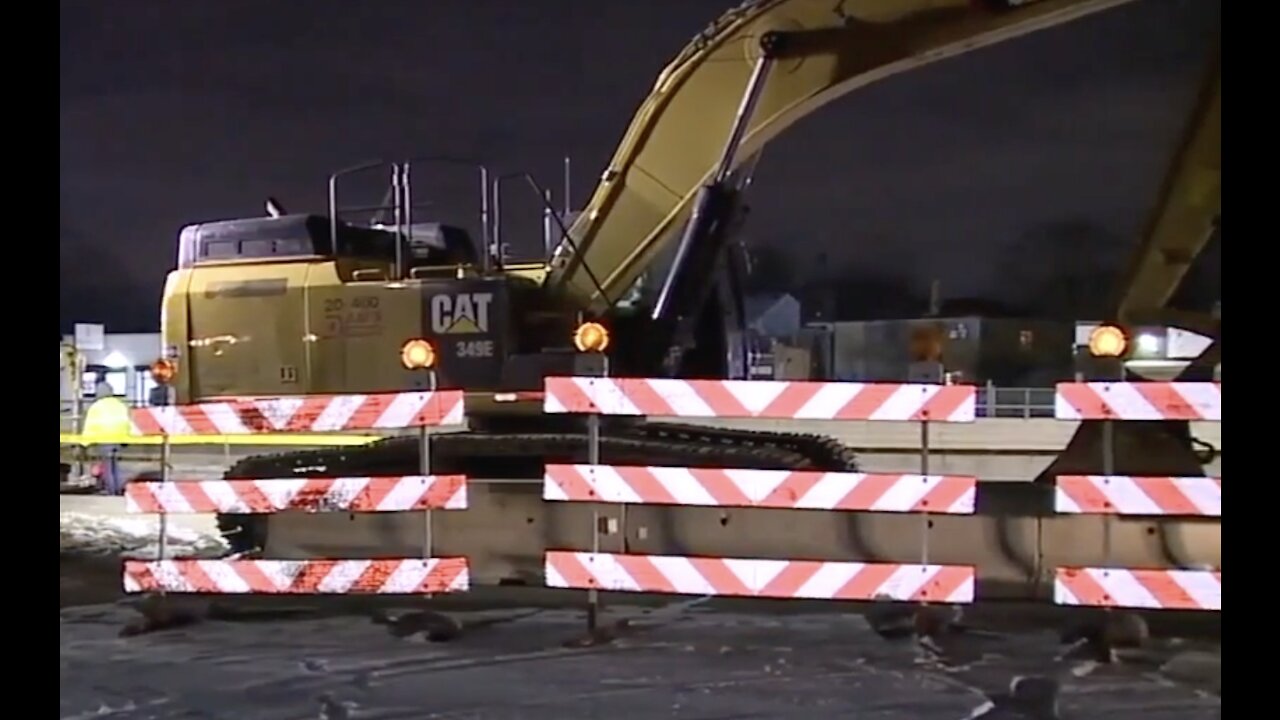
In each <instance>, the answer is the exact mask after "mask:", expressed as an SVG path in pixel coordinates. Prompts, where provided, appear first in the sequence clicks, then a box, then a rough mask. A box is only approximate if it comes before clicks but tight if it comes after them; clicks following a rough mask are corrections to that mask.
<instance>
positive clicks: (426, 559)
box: [124, 390, 470, 595]
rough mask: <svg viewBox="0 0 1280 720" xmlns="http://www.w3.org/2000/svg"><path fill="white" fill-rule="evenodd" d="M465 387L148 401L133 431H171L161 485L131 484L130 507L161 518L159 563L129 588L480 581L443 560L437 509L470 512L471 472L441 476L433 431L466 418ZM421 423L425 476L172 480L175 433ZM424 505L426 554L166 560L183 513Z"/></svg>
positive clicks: (309, 590)
mask: <svg viewBox="0 0 1280 720" xmlns="http://www.w3.org/2000/svg"><path fill="white" fill-rule="evenodd" d="M463 408H464V398H463V393H462V392H461V391H457V390H444V391H413V392H396V393H382V394H374V395H311V396H297V397H274V398H234V399H227V400H217V401H210V402H203V403H198V404H193V405H170V406H162V407H148V408H138V409H135V410H134V411H133V413H132V421H133V425H134V430H135V432H137V433H138V434H143V435H161V436H163V438H164V439H165V441H164V442H163V443H162V445H161V449H162V463H163V466H162V468H161V480H160V481H159V482H134V483H130V484H129V485H128V486H127V488H126V508H127V510H128V511H129V512H133V513H156V514H158V515H159V517H160V549H159V552H158V554H157V558H156V559H155V560H128V561H126V562H125V567H124V587H125V591H126V592H131V593H138V592H155V593H202V594H308V595H314V594H324V595H332V594H370V593H376V594H434V593H450V592H461V591H465V590H467V589H468V587H469V584H470V579H469V573H468V566H467V559H466V558H464V557H446V558H437V557H433V552H432V550H433V547H432V537H431V512H432V511H433V510H461V509H465V508H466V507H467V478H466V477H464V476H462V475H432V474H430V444H429V435H428V433H427V430H426V428H428V427H437V426H447V425H461V424H462V423H464V422H465V419H464V412H463ZM415 427H416V428H420V429H421V434H420V436H419V437H420V441H421V452H422V463H421V465H422V473H421V474H419V475H409V476H398V477H297V478H272V479H254V480H237V479H228V480H213V481H176V482H175V481H172V480H170V478H169V461H168V456H169V453H168V449H169V445H168V438H170V437H173V436H201V435H209V436H225V435H257V434H270V433H321V432H342V431H356V430H365V431H367V430H400V429H408V428H415ZM286 510H292V511H299V510H300V511H304V512H315V513H318V512H352V513H355V512H361V513H364V512H423V513H424V522H425V527H424V536H423V552H422V557H416V558H391V559H377V560H367V559H359V560H357V559H345V558H325V559H313V560H257V559H239V558H223V559H214V560H203V559H191V558H168V557H166V549H165V540H166V536H167V531H166V517H167V516H168V515H169V514H173V513H239V514H265V513H277V512H283V511H286Z"/></svg>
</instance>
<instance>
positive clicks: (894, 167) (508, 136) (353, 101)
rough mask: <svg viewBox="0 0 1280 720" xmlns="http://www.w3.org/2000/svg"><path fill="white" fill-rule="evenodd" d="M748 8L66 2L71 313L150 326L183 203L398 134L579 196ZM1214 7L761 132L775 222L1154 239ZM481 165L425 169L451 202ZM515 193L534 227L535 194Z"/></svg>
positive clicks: (187, 216)
mask: <svg viewBox="0 0 1280 720" xmlns="http://www.w3.org/2000/svg"><path fill="white" fill-rule="evenodd" d="M732 4H734V2H733V0H643V1H639V0H535V1H532V2H528V1H526V2H516V1H515V0H432V2H429V3H428V2H408V1H407V0H400V1H395V0H384V1H381V2H364V3H355V2H351V1H350V0H307V1H306V2H302V1H301V0H291V1H290V0H183V1H182V2H156V1H155V0H113V2H109V3H104V2H100V1H99V0H61V28H60V39H61V57H60V61H61V62H60V64H61V83H60V111H59V118H60V131H59V132H60V148H61V157H60V188H59V192H60V198H61V211H60V216H59V229H60V243H61V246H60V257H61V260H60V263H59V269H60V273H61V282H62V286H61V292H60V306H61V308H60V310H61V312H60V316H61V320H62V322H63V324H64V325H65V324H67V323H70V322H73V321H77V320H79V321H105V322H107V323H108V324H109V325H110V328H111V329H112V330H115V331H126V330H141V331H148V330H153V329H154V327H155V324H156V322H157V317H158V315H157V313H158V309H157V306H158V297H159V293H160V288H161V284H162V282H163V277H164V274H165V272H166V271H167V270H168V269H169V268H170V267H171V266H172V264H173V262H174V255H175V251H174V248H175V239H176V234H177V232H178V230H179V228H181V227H182V226H183V225H184V224H187V223H189V222H195V221H201V220H213V219H223V218H228V217H237V216H253V215H259V214H261V213H262V207H263V200H264V199H265V198H266V197H267V196H268V195H270V196H274V197H277V198H279V199H281V200H282V201H283V202H284V204H285V206H286V207H287V208H288V209H289V210H290V211H295V212H296V211H317V212H323V210H324V187H325V185H324V183H325V179H326V177H327V176H328V174H329V173H330V172H331V171H332V170H334V169H336V168H338V167H341V166H344V165H349V164H351V163H353V162H359V161H362V160H367V159H372V158H375V157H402V156H408V155H421V154H431V153H449V154H453V155H466V156H473V157H479V158H484V159H486V160H487V161H489V162H490V163H492V164H493V165H494V166H496V167H499V168H502V169H508V170H513V169H529V170H531V171H532V172H534V173H535V174H537V175H539V176H540V177H543V178H545V180H546V182H547V184H553V185H555V186H556V187H557V192H558V188H559V185H560V174H561V167H562V165H561V158H562V157H563V156H564V155H566V154H568V155H569V156H571V157H572V159H573V178H572V179H573V193H572V196H573V197H572V200H573V204H574V205H575V206H577V205H580V204H582V203H583V202H584V201H585V199H586V197H587V195H588V194H589V192H590V190H591V188H592V187H593V186H594V181H595V178H596V177H597V176H598V175H599V173H600V171H601V169H602V168H603V166H604V164H605V162H606V161H607V160H608V157H609V155H610V154H611V153H612V152H613V149H614V147H615V145H616V142H617V140H618V139H619V138H620V136H621V134H622V132H623V131H624V130H625V129H626V126H627V125H628V123H629V122H630V117H631V114H632V112H633V110H634V109H635V107H636V106H637V104H638V103H639V102H640V101H641V100H642V99H643V98H644V97H645V95H646V94H647V92H648V90H649V88H650V87H651V86H652V83H653V80H654V78H655V76H656V74H657V72H658V71H659V70H660V69H661V67H662V66H663V65H664V64H665V63H666V61H667V60H668V59H669V58H670V57H671V56H673V55H674V54H675V53H676V52H677V51H678V50H679V49H680V48H681V47H682V46H683V45H684V44H685V42H686V41H687V40H688V38H689V37H691V36H692V35H693V34H694V33H696V32H697V31H698V30H700V29H701V28H702V27H703V26H704V25H705V24H706V23H707V22H708V21H710V20H711V19H713V18H714V17H716V16H717V15H718V14H719V13H720V12H721V11H723V10H724V9H725V8H727V7H729V6H731V5H732ZM1218 8H1219V2H1217V0H1143V1H1142V2H1138V3H1136V4H1135V5H1132V6H1128V7H1125V8H1121V9H1118V10H1113V11H1109V12H1107V13H1104V14H1102V15H1099V16H1095V17H1093V18H1090V19H1088V20H1085V21H1083V22H1080V23H1076V24H1074V25H1071V26H1067V27H1063V28H1058V29H1054V30H1051V31H1047V32H1045V33H1038V34H1035V35H1032V36H1030V37H1028V38H1024V39H1021V40H1018V41H1015V42H1013V43H1008V44H1005V45H1001V46H997V47H995V48H991V49H987V50H983V51H979V52H977V53H973V54H970V55H967V56H965V57H962V58H959V59H956V60H952V61H948V62H945V63H942V64H940V65H935V66H932V67H931V68H929V69H926V70H924V71H922V72H918V73H914V74H910V75H906V76H900V77H897V78H894V79H891V80H889V81H888V82H886V83H883V84H880V85H875V86H872V87H871V88H869V89H867V90H864V91H861V92H859V93H855V94H853V95H850V96H848V97H846V98H845V99H844V100H842V101H840V102H838V103H836V104H835V105H833V106H831V107H829V108H827V109H826V110H825V111H824V112H823V113H821V114H819V115H817V116H814V117H812V118H810V119H808V120H806V121H804V122H802V123H800V124H799V125H798V126H797V128H796V129H795V131H793V132H792V133H790V134H789V135H787V136H785V137H783V138H782V139H781V140H780V141H778V142H776V143H774V144H773V145H771V146H769V148H768V149H767V150H766V151H765V154H764V157H763V162H762V163H761V165H760V168H759V170H758V173H757V176H756V177H757V181H756V184H755V186H754V187H753V191H752V196H751V200H752V202H753V213H752V218H751V222H750V224H749V226H748V228H747V232H748V233H749V235H750V239H751V242H763V243H774V244H779V245H782V244H785V245H786V246H787V247H788V248H796V252H797V258H796V260H797V262H798V263H800V264H801V265H805V266H807V265H809V264H811V263H812V262H813V258H814V257H815V256H817V254H818V253H821V252H825V253H827V255H829V256H830V258H831V259H832V260H833V262H835V261H838V262H840V263H846V262H857V263H862V264H865V266H867V267H871V268H876V269H881V270H884V271H886V272H905V273H907V274H908V275H909V276H910V277H911V278H912V279H914V280H915V281H916V282H918V283H920V284H925V283H927V282H928V281H929V280H930V279H932V278H938V279H940V280H941V281H942V283H943V286H944V288H945V289H946V291H947V292H948V293H954V294H969V295H979V294H981V295H989V296H996V297H999V296H1002V295H1004V294H1007V293H1008V292H1009V291H1008V288H1007V287H1005V286H1004V285H1002V283H1001V281H1000V280H999V279H998V278H997V277H996V273H995V272H994V266H995V265H996V264H998V263H997V259H998V258H999V257H1001V256H1002V253H1007V252H1008V249H1009V248H1010V247H1011V246H1013V245H1016V244H1017V242H1018V241H1019V239H1020V238H1023V237H1026V236H1028V235H1029V234H1031V235H1033V234H1034V233H1035V231H1036V229H1037V228H1041V227H1043V226H1045V225H1046V224H1053V223H1061V222H1068V221H1072V222H1075V221H1083V222H1087V223H1089V224H1092V225H1095V226H1097V227H1098V228H1100V229H1101V230H1103V231H1105V232H1108V233H1111V234H1113V235H1115V236H1117V237H1119V238H1124V239H1125V240H1126V241H1130V242H1132V241H1133V240H1134V239H1135V238H1136V235H1137V232H1138V230H1139V228H1140V226H1141V224H1142V222H1143V221H1144V219H1145V217H1146V214H1147V211H1148V207H1149V204H1150V202H1151V201H1152V200H1153V199H1154V196H1155V191H1156V187H1157V185H1158V183H1159V180H1160V176H1161V174H1162V172H1163V170H1164V167H1165V164H1166V162H1167V159H1168V156H1169V153H1170V152H1171V151H1172V149H1173V147H1174V145H1175V144H1176V140H1177V137H1178V134H1179V133H1180V131H1181V128H1182V126H1183V123H1184V122H1185V115H1186V112H1187V111H1188V110H1189V108H1190V103H1191V101H1192V99H1193V96H1194V94H1195V90H1196V85H1197V83H1198V80H1199V76H1200V73H1201V69H1202V67H1203V64H1204V59H1205V53H1206V51H1207V50H1208V48H1209V46H1210V41H1211V39H1212V36H1213V34H1214V32H1215V30H1216V28H1217V26H1218V22H1219V19H1218V18H1219V9H1218ZM464 183H465V185H464ZM470 187H471V182H470V178H469V177H467V178H459V177H457V176H453V177H446V178H441V179H440V181H439V183H435V182H425V180H424V182H423V184H422V188H423V189H424V191H433V192H432V199H433V201H437V202H438V203H439V206H438V207H439V210H438V212H437V211H433V212H432V213H431V214H432V215H433V216H434V217H436V218H438V219H442V220H455V221H458V220H465V219H466V217H467V216H468V215H469V214H470V212H471V211H470V207H471V206H472V203H471V196H470V195H466V194H465V193H466V192H467V191H468V189H469V188H470ZM419 197H421V196H419ZM358 199H360V200H369V199H372V198H368V197H367V198H358ZM558 202H559V199H557V203H558ZM511 206H512V214H511V215H508V216H506V217H504V226H505V227H506V228H507V229H508V232H509V233H510V234H509V235H508V236H507V237H508V239H510V240H511V241H512V242H513V243H514V244H516V245H517V249H524V250H531V249H532V248H533V247H534V243H536V242H537V233H538V232H540V226H539V224H538V222H537V221H536V216H535V213H534V209H533V205H532V204H531V203H522V202H516V201H512V203H511ZM516 213H519V215H517V214H516ZM459 215H461V217H459ZM1121 254H1123V253H1121Z"/></svg>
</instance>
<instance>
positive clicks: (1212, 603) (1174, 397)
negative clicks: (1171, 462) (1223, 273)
mask: <svg viewBox="0 0 1280 720" xmlns="http://www.w3.org/2000/svg"><path fill="white" fill-rule="evenodd" d="M1054 406H1055V408H1054V416H1055V417H1056V418H1057V419H1059V420H1076V421H1079V420H1101V421H1104V424H1103V427H1102V433H1103V434H1102V466H1103V470H1102V474H1100V475H1063V476H1059V477H1057V478H1056V479H1055V480H1056V483H1055V485H1056V487H1055V489H1054V490H1055V491H1054V510H1055V511H1056V512H1059V513H1071V514H1089V515H1102V516H1105V517H1104V520H1103V553H1104V557H1105V558H1107V559H1106V560H1105V564H1106V565H1110V564H1111V561H1110V555H1111V542H1110V539H1111V522H1112V519H1113V518H1114V517H1116V516H1118V515H1123V516H1152V517H1210V518H1221V517H1222V478H1217V477H1133V476H1126V475H1117V474H1115V472H1114V466H1115V447H1114V426H1113V425H1112V423H1113V422H1115V421H1131V420H1146V421H1152V420H1186V421H1199V422H1222V386H1221V383H1217V382H1075V383H1059V384H1058V386H1057V392H1056V397H1055V400H1054ZM1053 596H1054V602H1055V603H1057V604H1059V605H1082V606H1093V607H1123V608H1136V609H1151V610H1158V609H1170V610H1211V611H1221V610H1222V571H1221V568H1218V569H1214V570H1203V569H1196V570H1188V569H1159V568H1116V567H1060V568H1058V569H1057V571H1056V574H1055V577H1054V589H1053Z"/></svg>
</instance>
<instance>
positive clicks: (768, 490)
mask: <svg viewBox="0 0 1280 720" xmlns="http://www.w3.org/2000/svg"><path fill="white" fill-rule="evenodd" d="M545 389H546V395H545V401H544V403H545V404H544V410H545V411H546V412H548V413H579V414H587V415H589V416H591V418H589V419H592V420H594V418H595V417H598V416H599V415H632V416H655V417H680V418H757V419H791V420H864V421H865V420H871V421H876V420H880V421H896V422H919V423H921V425H922V427H923V428H924V437H925V438H927V437H928V435H927V433H928V430H927V428H928V425H929V423H931V422H948V423H954V422H973V421H974V400H975V395H976V394H975V389H974V388H973V387H972V386H964V385H925V384H887V383H886V384H864V383H843V382H784V381H736V380H673V379H640V378H603V377H558V378H547V380H546V386H545ZM593 427H594V423H593ZM591 435H592V438H591V442H592V445H593V449H592V450H591V459H592V462H590V463H588V464H586V465H549V466H548V467H547V469H546V473H545V477H544V480H543V499H544V500H548V501H562V502H591V503H615V504H623V505H624V507H625V505H626V504H643V505H653V504H661V505H683V506H704V507H726V508H728V507H763V508H787V509H822V510H834V511H853V512H856V511H874V512H907V513H921V514H922V533H923V535H924V537H923V538H922V543H921V557H920V562H919V563H918V564H903V563H863V562H827V561H814V560H806V559H796V560H763V559H749V558H722V557H686V556H669V555H635V554H619V553H601V552H600V551H599V535H600V528H599V527H598V522H597V527H595V528H593V531H592V537H593V542H592V551H591V552H580V551H572V550H548V552H547V554H546V559H545V573H546V583H547V585H548V586H550V587H560V588H574V589H585V590H588V591H596V590H610V591H624V592H654V593H676V594H688V595H697V596H704V597H705V596H748V597H769V598H794V599H801V598H806V599H828V600H882V599H892V600H899V601H918V602H939V603H970V602H972V601H973V595H974V576H975V569H974V567H973V566H958V565H937V564H930V563H929V545H928V533H929V526H930V523H929V522H928V517H927V514H928V513H939V514H972V513H973V512H974V500H975V494H976V487H977V479H976V478H974V477H969V476H940V475H929V474H928V470H927V447H928V446H927V441H926V443H924V444H923V445H922V448H921V449H922V454H923V457H922V464H925V465H926V467H925V468H923V469H922V472H921V473H920V474H880V473H844V472H806V471H785V470H782V471H777V470H751V469H746V470H743V469H703V468H678V467H621V466H609V465H602V464H600V463H599V460H598V458H599V455H598V434H597V433H592V434H591ZM624 517H625V516H624ZM597 520H598V519H597ZM622 532H624V533H625V532H626V530H625V528H624V529H623V530H622ZM591 608H592V609H591V610H589V613H590V612H594V605H592V606H591ZM590 617H591V615H590V614H589V615H588V618H589V620H590Z"/></svg>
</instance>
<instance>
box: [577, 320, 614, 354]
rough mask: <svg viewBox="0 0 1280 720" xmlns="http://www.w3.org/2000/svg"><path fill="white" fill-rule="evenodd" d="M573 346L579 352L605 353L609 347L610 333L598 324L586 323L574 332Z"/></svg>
mask: <svg viewBox="0 0 1280 720" xmlns="http://www.w3.org/2000/svg"><path fill="white" fill-rule="evenodd" d="M573 346H574V347H576V348H578V352H584V353H589V352H604V351H605V348H607V347H609V331H608V330H606V329H605V327H604V326H603V325H601V324H600V323H598V322H585V323H582V324H581V325H579V326H578V329H577V330H575V331H574V332H573Z"/></svg>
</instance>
